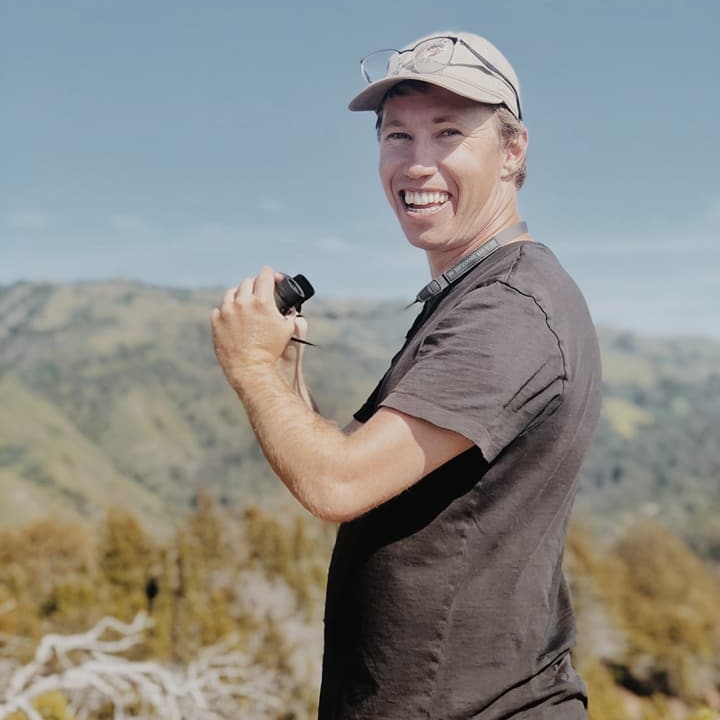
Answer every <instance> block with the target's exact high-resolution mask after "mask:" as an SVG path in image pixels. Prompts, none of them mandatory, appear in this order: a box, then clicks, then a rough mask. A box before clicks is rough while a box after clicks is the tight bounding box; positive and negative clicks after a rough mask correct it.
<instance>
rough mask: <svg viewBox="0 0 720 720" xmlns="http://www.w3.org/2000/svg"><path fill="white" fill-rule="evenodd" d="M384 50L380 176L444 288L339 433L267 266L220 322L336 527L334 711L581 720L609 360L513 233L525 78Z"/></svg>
mask: <svg viewBox="0 0 720 720" xmlns="http://www.w3.org/2000/svg"><path fill="white" fill-rule="evenodd" d="M383 52H385V51H383ZM375 59H377V55H372V56H369V57H368V58H366V60H364V61H363V65H362V67H363V72H364V73H365V76H366V78H367V80H368V81H369V83H370V84H369V85H368V87H367V88H366V89H365V90H364V91H363V92H361V93H360V94H359V95H358V96H357V97H356V98H355V99H354V100H353V101H352V102H351V104H350V108H351V109H352V110H371V111H375V112H376V113H377V128H378V137H379V144H380V177H381V180H382V184H383V188H384V190H385V193H386V195H387V198H388V201H389V202H390V205H391V207H392V208H393V210H394V212H395V214H396V215H397V217H398V220H399V221H400V225H401V227H402V229H403V231H404V233H405V235H406V236H407V239H408V241H409V242H410V243H411V244H412V245H414V246H415V247H418V248H421V249H422V250H424V251H425V254H426V256H427V258H428V262H429V265H430V274H431V276H432V278H433V280H432V281H431V283H430V284H428V285H427V286H426V287H425V288H423V289H422V290H421V292H420V293H419V300H420V301H421V302H423V303H424V305H423V311H422V313H421V314H420V315H419V316H418V318H417V320H416V321H415V323H414V324H413V327H412V328H411V329H410V331H409V333H408V336H407V340H406V342H405V345H404V346H403V347H402V348H401V349H400V351H399V352H398V353H397V354H396V355H395V357H394V358H393V360H392V363H391V365H390V369H389V370H388V372H387V374H386V375H385V377H384V378H383V379H382V380H381V382H380V383H379V385H378V386H377V388H376V389H375V391H374V392H373V393H372V394H371V396H370V398H369V399H368V401H367V402H366V403H365V405H364V406H363V407H362V408H361V409H360V411H359V412H358V413H357V414H356V416H355V419H354V420H353V421H352V422H351V423H350V425H349V426H348V427H347V428H346V429H345V431H341V430H339V429H338V428H337V427H336V426H335V425H333V424H332V423H330V422H328V421H326V420H324V419H323V418H321V417H320V416H319V415H318V414H316V413H314V412H313V411H312V409H311V408H310V407H309V403H308V396H307V392H306V390H305V388H304V386H303V383H302V379H301V376H298V377H295V378H292V377H291V376H290V375H289V374H288V372H287V364H288V363H290V362H292V361H291V354H292V351H293V348H294V347H295V346H294V345H293V342H292V341H290V338H291V336H292V334H293V333H294V332H302V331H303V330H304V328H303V326H302V325H300V324H299V321H298V320H297V319H296V318H293V317H284V316H282V315H280V313H279V312H278V311H277V309H276V307H275V304H274V301H273V289H274V284H275V282H276V280H277V277H276V276H275V275H274V274H273V272H272V271H271V270H270V269H269V268H265V269H263V270H262V272H261V273H260V274H259V275H258V276H257V277H256V278H254V279H246V280H244V281H243V282H242V283H241V284H240V286H239V287H238V288H237V289H233V290H230V291H229V292H228V293H227V294H226V296H225V298H224V301H223V304H222V307H221V308H219V309H216V310H214V311H213V319H212V322H213V330H214V340H215V348H216V352H217V356H218V359H219V362H220V364H221V366H222V368H223V370H224V372H225V374H226V376H227V378H228V380H229V382H230V384H231V385H232V387H233V388H234V389H235V390H236V392H237V393H238V395H239V397H240V399H241V400H242V402H243V403H244V405H245V407H246V409H247V413H248V416H249V418H250V422H251V424H252V427H253V429H254V431H255V433H256V435H257V437H258V440H259V442H260V445H261V447H262V449H263V451H264V453H265V455H266V456H267V458H268V460H269V462H270V464H271V465H272V467H273V468H274V470H275V472H276V473H277V474H278V475H279V477H280V478H281V479H282V481H283V482H284V483H285V485H286V486H287V487H288V488H289V489H290V491H291V492H292V493H293V494H294V495H295V496H296V497H297V499H298V500H299V501H300V502H301V503H302V504H303V505H304V506H305V507H306V508H307V509H309V510H310V511H311V512H312V513H314V514H315V515H317V516H318V517H321V518H325V519H329V520H334V521H339V522H341V526H340V529H339V532H338V537H337V541H336V547H335V551H334V554H333V559H332V563H331V567H330V573H329V577H328V590H327V602H326V614H325V653H324V662H323V682H322V690H321V698H320V719H321V720H351V719H352V720H359V719H361V718H362V719H363V720H370V719H371V718H372V720H391V719H392V720H400V719H402V720H405V719H406V720H417V719H419V718H432V719H434V720H440V719H442V720H450V719H453V720H460V719H462V720H465V719H469V718H477V719H479V718H482V719H491V718H492V719H499V718H533V719H540V718H552V719H553V720H576V719H579V718H584V717H586V711H585V706H586V697H585V689H584V686H583V683H582V681H581V680H580V678H579V677H578V675H577V674H576V673H575V671H574V669H573V667H572V664H571V661H570V656H569V652H570V649H571V647H572V645H573V641H574V623H573V615H572V608H571V605H570V600H569V597H568V592H567V587H566V584H565V581H564V578H563V575H562V568H561V563H562V553H563V547H564V541H565V533H566V528H567V523H568V517H569V514H570V510H571V507H572V503H573V498H574V494H575V488H576V483H577V477H578V473H579V469H580V465H581V462H582V459H583V457H584V455H585V453H586V451H587V449H588V446H589V443H590V437H591V434H592V432H593V429H594V427H595V425H596V423H597V419H598V414H599V392H600V368H599V353H598V347H597V341H596V337H595V332H594V329H593V326H592V322H591V320H590V318H589V315H588V312H587V308H586V306H585V302H584V300H583V298H582V296H581V294H580V292H579V291H578V289H577V288H576V286H575V284H574V283H573V282H572V280H571V279H570V278H569V277H568V275H567V274H566V273H565V272H564V271H563V269H562V268H561V267H560V265H559V264H558V262H557V260H556V259H555V258H554V256H553V255H552V253H551V252H550V251H549V250H548V249H547V248H546V247H544V246H543V245H540V244H539V243H537V242H534V241H533V240H532V239H531V237H530V236H529V235H528V233H527V228H526V226H525V224H524V223H521V222H520V217H519V215H518V210H517V201H516V195H517V189H518V187H519V186H520V185H522V181H523V179H524V175H525V154H526V148H527V132H526V130H525V127H524V125H523V123H522V121H521V119H522V110H521V105H520V91H519V85H518V81H517V77H516V75H515V72H514V71H513V69H512V67H511V66H510V64H509V63H508V61H507V60H506V59H505V58H504V57H503V55H502V54H501V53H500V52H499V51H498V50H497V49H496V48H495V47H494V46H492V45H491V44H490V43H489V42H488V41H487V40H484V39H483V38H480V37H478V36H476V35H471V34H466V33H441V34H437V35H434V36H430V37H428V38H423V39H422V40H420V41H417V42H415V43H412V44H410V45H408V46H407V47H406V48H404V49H403V50H401V51H391V52H389V53H386V55H385V57H384V59H383V62H384V64H383V66H382V67H383V72H382V75H381V76H380V77H379V78H376V77H374V76H373V74H372V64H373V61H374V60H375ZM385 61H387V62H385ZM287 348H290V349H289V350H288V349H287Z"/></svg>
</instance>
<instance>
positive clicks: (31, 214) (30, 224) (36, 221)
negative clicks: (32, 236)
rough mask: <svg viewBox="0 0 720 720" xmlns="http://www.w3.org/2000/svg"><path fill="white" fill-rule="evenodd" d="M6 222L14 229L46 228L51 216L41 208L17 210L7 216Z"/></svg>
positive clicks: (35, 229)
mask: <svg viewBox="0 0 720 720" xmlns="http://www.w3.org/2000/svg"><path fill="white" fill-rule="evenodd" d="M5 224H6V225H7V226H8V227H10V228H12V229H13V230H31V231H37V230H46V229H47V228H48V227H49V226H50V218H49V217H48V215H47V214H46V213H44V212H42V211H40V210H15V211H13V212H10V213H9V214H8V215H7V216H6V218H5Z"/></svg>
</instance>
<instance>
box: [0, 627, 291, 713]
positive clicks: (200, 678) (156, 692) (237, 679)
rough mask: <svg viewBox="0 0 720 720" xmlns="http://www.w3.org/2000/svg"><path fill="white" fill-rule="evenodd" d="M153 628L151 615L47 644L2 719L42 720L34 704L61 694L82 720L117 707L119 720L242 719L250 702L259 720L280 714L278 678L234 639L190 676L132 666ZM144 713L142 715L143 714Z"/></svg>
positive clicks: (200, 661)
mask: <svg viewBox="0 0 720 720" xmlns="http://www.w3.org/2000/svg"><path fill="white" fill-rule="evenodd" d="M151 625H152V620H151V619H150V618H148V617H147V615H145V614H144V613H140V614H138V615H137V616H136V617H135V619H134V620H133V621H132V622H131V623H122V622H120V621H118V620H117V619H115V618H111V617H106V618H103V619H102V620H101V621H100V622H99V623H98V624H97V625H95V627H93V628H92V629H91V630H89V631H87V632H85V633H80V634H77V635H57V634H50V635H46V636H45V637H43V639H42V640H41V641H40V644H39V645H38V648H37V650H36V652H35V657H34V658H33V659H32V661H30V662H29V663H28V664H27V665H25V666H23V667H20V668H17V669H16V670H15V671H14V672H13V673H12V674H11V676H10V678H9V680H8V682H7V684H6V686H5V691H4V693H3V695H2V696H0V720H6V719H7V718H8V717H9V716H10V715H11V714H12V713H13V712H16V711H20V712H22V713H24V714H25V716H26V717H27V718H28V720H42V719H41V717H40V715H39V713H38V712H37V710H35V709H34V708H33V705H32V703H33V701H34V700H36V699H37V698H38V697H40V696H42V695H44V694H46V693H48V692H51V691H57V692H60V693H62V694H63V695H64V696H65V697H66V698H67V699H68V701H69V704H70V708H71V709H72V711H73V713H74V714H75V715H76V717H78V718H79V720H82V719H83V718H88V717H92V715H93V713H94V711H95V710H97V709H99V708H100V707H101V706H103V705H105V704H107V703H108V702H110V703H112V706H113V709H114V716H113V717H114V720H125V718H126V717H128V716H130V715H131V716H132V717H134V718H138V717H141V718H163V720H222V718H227V717H238V706H239V703H241V702H242V703H244V705H243V707H245V708H247V712H248V713H249V716H250V717H252V718H253V719H254V720H263V718H269V717H271V715H270V711H272V710H278V709H280V708H281V706H280V703H279V701H278V699H277V698H278V696H279V695H280V693H279V692H278V691H279V688H278V687H277V684H276V678H275V677H274V675H273V674H272V673H271V672H270V671H268V670H264V669H262V668H259V667H257V666H253V664H252V663H251V662H250V661H249V658H248V657H247V656H246V655H245V654H244V653H242V652H241V651H240V650H238V643H237V638H234V637H230V638H227V639H225V640H224V641H223V642H221V643H219V644H218V645H215V646H213V647H210V648H206V649H204V650H203V651H202V652H201V653H200V654H199V656H198V658H197V659H196V660H195V661H193V662H191V663H190V664H189V666H188V667H187V668H185V669H171V668H167V667H164V666H163V665H161V664H160V663H158V662H151V661H146V662H138V661H131V660H128V659H127V658H124V657H122V656H121V655H120V653H123V652H125V651H127V650H129V649H130V648H132V647H133V646H135V645H136V644H137V643H138V642H140V640H141V639H142V637H143V633H144V632H145V631H146V630H147V629H148V628H149V627H151ZM138 707H140V715H138Z"/></svg>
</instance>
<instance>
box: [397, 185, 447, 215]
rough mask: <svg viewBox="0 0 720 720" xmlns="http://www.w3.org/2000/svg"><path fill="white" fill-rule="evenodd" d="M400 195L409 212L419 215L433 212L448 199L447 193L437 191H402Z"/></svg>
mask: <svg viewBox="0 0 720 720" xmlns="http://www.w3.org/2000/svg"><path fill="white" fill-rule="evenodd" d="M400 195H401V197H402V200H403V202H404V203H405V207H406V209H407V210H408V211H409V212H412V213H420V214H423V213H430V212H434V211H435V210H437V209H438V208H441V207H442V206H443V205H444V204H445V203H446V202H447V201H448V200H449V199H450V194H449V193H446V192H442V191H437V190H434V191H432V192H427V191H418V190H404V191H401V192H400Z"/></svg>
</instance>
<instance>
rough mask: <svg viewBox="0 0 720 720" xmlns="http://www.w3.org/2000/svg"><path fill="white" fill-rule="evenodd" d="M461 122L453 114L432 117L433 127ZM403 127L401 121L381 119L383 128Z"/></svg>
mask: <svg viewBox="0 0 720 720" xmlns="http://www.w3.org/2000/svg"><path fill="white" fill-rule="evenodd" d="M461 121H462V118H461V116H460V115H453V114H445V115H438V116H437V117H434V118H433V119H432V122H433V125H442V124H443V123H447V122H453V123H458V122H461ZM404 125H405V123H404V122H403V121H402V120H398V119H396V118H390V119H389V120H386V119H384V118H383V127H403V126H404Z"/></svg>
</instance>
